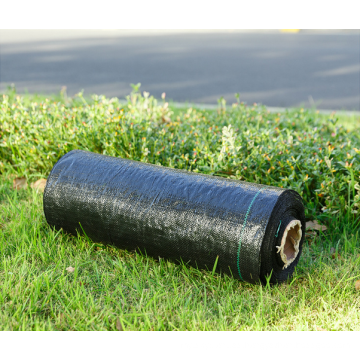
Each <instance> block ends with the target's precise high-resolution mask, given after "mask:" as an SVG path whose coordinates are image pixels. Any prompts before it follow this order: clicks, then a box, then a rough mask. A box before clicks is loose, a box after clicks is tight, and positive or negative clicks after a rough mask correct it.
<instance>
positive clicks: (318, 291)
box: [0, 89, 360, 330]
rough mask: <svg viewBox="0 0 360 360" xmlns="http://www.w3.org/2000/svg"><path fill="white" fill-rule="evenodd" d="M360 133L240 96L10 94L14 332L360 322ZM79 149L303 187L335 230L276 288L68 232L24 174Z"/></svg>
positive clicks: (1, 319)
mask: <svg viewBox="0 0 360 360" xmlns="http://www.w3.org/2000/svg"><path fill="white" fill-rule="evenodd" d="M339 124H340V125H339ZM229 125H231V126H230V127H229ZM224 127H225V128H224ZM359 129H360V122H359V119H357V118H355V117H354V118H353V119H346V117H342V118H341V119H337V118H336V115H331V116H327V117H326V116H323V115H320V114H316V112H314V111H306V110H301V109H298V110H291V111H288V112H286V113H284V114H270V113H268V112H267V111H266V109H265V108H263V107H258V106H246V104H242V103H241V101H239V100H238V102H237V104H235V105H234V106H233V107H231V108H230V109H226V110H225V109H223V108H221V107H219V109H218V110H217V111H200V110H196V109H186V110H185V111H183V110H179V109H173V108H171V107H169V106H168V105H166V103H165V101H160V102H157V101H156V100H155V99H153V98H152V97H151V96H149V95H148V94H145V96H142V95H141V94H140V93H139V92H138V91H137V89H134V92H133V93H132V94H131V96H129V97H128V102H127V104H120V103H119V102H118V100H117V99H112V100H111V99H106V98H104V97H97V96H95V97H93V98H92V99H91V101H88V99H84V98H83V97H82V96H80V97H78V98H76V99H66V98H64V97H59V98H46V97H38V98H37V99H34V98H31V97H30V96H26V97H20V96H17V95H16V94H8V95H5V96H3V97H2V99H0V172H1V174H0V255H1V258H0V282H1V284H2V291H1V292H0V329H1V330H323V329H324V330H360V291H359V290H356V287H355V283H356V281H357V280H359V279H360V217H359V213H360V185H359V182H360V180H359V179H360V161H359V160H360V150H359V149H360V131H359ZM74 148H79V149H86V150H90V151H94V152H100V153H104V154H107V155H112V156H121V157H127V158H131V159H134V160H138V161H143V162H150V163H155V164H161V165H164V166H170V167H176V168H183V169H188V170H190V171H196V172H202V173H207V174H212V175H214V176H225V177H231V178H237V179H240V180H246V181H251V182H259V183H263V184H269V185H274V186H282V187H286V188H291V189H294V190H296V191H298V192H299V193H300V194H301V195H302V196H303V198H304V204H305V207H306V217H307V220H317V221H319V222H320V223H321V224H323V225H325V226H326V227H327V229H326V230H324V231H321V230H319V231H317V230H315V231H310V232H308V234H307V237H306V242H305V244H304V249H303V254H302V257H301V259H300V262H299V265H298V266H297V268H296V271H295V274H294V277H293V279H292V280H291V281H289V282H288V283H287V284H283V285H281V286H273V287H269V286H265V287H262V286H254V285H250V284H246V283H242V282H239V281H238V280H235V279H232V278H231V277H228V276H227V275H223V274H218V273H217V272H216V271H204V270H197V269H195V268H192V267H190V266H188V265H186V264H175V263H173V262H170V261H166V260H164V259H154V258H151V257H147V256H145V255H144V254H140V253H136V252H128V251H124V250H121V249H117V248H115V247H111V246H103V245H102V244H95V243H93V242H92V241H91V240H89V239H87V238H85V237H83V236H78V237H74V236H71V235H67V234H65V233H63V232H61V231H60V232H56V231H54V230H53V229H52V228H50V227H49V226H48V225H47V223H46V221H45V218H44V215H43V210H42V193H41V192H40V191H36V190H34V189H32V188H31V187H30V186H28V187H27V188H26V189H19V190H15V189H13V180H14V179H15V178H16V177H26V179H27V182H28V184H30V183H32V182H34V181H35V180H37V179H39V178H46V177H47V176H48V174H49V171H50V170H51V168H52V166H53V164H54V163H55V162H56V160H57V159H58V158H59V157H60V156H62V155H63V154H64V153H66V152H68V151H70V150H72V149H74Z"/></svg>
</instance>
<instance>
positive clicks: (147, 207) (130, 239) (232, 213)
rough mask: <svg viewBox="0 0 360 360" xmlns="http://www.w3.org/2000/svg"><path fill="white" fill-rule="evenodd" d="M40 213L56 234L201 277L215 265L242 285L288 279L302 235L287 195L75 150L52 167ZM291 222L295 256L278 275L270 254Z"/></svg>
mask: <svg viewBox="0 0 360 360" xmlns="http://www.w3.org/2000/svg"><path fill="white" fill-rule="evenodd" d="M44 212H45V217H46V219H47V221H48V223H49V224H50V225H51V226H55V228H56V229H60V228H62V229H63V230H65V231H66V232H69V233H72V234H75V235H76V233H77V232H80V233H83V231H85V233H86V235H87V236H88V237H89V238H90V239H92V240H93V241H96V242H103V243H110V244H113V245H115V246H117V247H120V248H124V249H128V250H135V249H140V250H141V251H142V252H143V251H145V253H146V254H147V255H150V256H154V257H156V258H157V257H159V256H160V257H163V258H168V259H172V260H180V259H181V260H182V261H184V262H185V263H189V264H191V265H192V266H197V267H199V268H207V269H209V270H212V269H213V268H214V264H215V263H216V260H217V267H216V271H222V272H226V273H228V274H231V275H232V276H234V277H236V278H239V279H241V280H243V281H247V282H250V283H266V277H267V276H269V275H271V278H270V282H271V283H280V282H283V281H285V280H287V279H288V278H289V277H291V275H292V273H293V271H294V268H295V266H296V264H297V263H298V260H299V257H300V254H301V247H302V243H303V241H304V233H305V215H304V206H303V203H302V199H301V197H300V195H299V194H298V193H297V192H295V191H293V190H287V189H280V188H276V187H272V186H265V185H259V184H252V183H247V182H244V181H238V180H231V179H224V178H220V177H216V176H210V175H202V174H197V173H193V172H189V171H185V170H178V169H171V168H166V167H162V166H157V165H152V164H146V163H142V162H138V161H132V160H128V159H122V158H115V157H110V156H106V155H100V154H95V153H91V152H88V151H80V150H73V151H70V152H69V153H67V154H65V155H64V156H63V157H62V158H60V160H59V161H58V162H57V163H56V164H55V166H54V167H53V169H52V171H51V173H50V175H49V177H48V180H47V184H46V188H45V191H44ZM294 219H296V220H300V221H301V225H302V229H303V231H302V238H301V241H300V251H299V254H298V255H297V257H296V259H295V260H294V261H293V262H292V263H291V264H290V265H289V266H288V267H287V268H284V262H283V261H282V259H281V256H280V254H279V253H278V249H277V248H276V246H280V242H281V238H282V236H283V233H284V230H285V228H286V226H287V225H288V224H289V223H290V221H292V220H294ZM80 224H81V226H80Z"/></svg>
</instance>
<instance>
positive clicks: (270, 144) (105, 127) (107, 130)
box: [0, 86, 360, 219]
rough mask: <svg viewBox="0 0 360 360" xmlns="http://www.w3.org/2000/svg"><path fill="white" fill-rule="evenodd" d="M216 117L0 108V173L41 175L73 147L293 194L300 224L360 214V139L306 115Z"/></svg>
mask: <svg viewBox="0 0 360 360" xmlns="http://www.w3.org/2000/svg"><path fill="white" fill-rule="evenodd" d="M223 105H224V101H222V102H220V106H219V108H218V110H217V111H200V110H197V109H194V108H189V109H187V110H186V111H184V112H180V111H176V110H175V109H172V108H171V107H169V105H168V103H166V102H165V100H164V101H160V102H159V101H157V100H156V99H154V98H153V97H152V96H149V94H148V93H145V92H144V93H143V95H141V93H140V92H139V87H138V86H134V91H133V92H132V94H131V95H129V96H128V97H127V103H125V104H124V103H121V102H120V101H119V100H118V99H116V98H114V99H107V98H105V97H104V96H97V95H94V96H93V97H92V100H91V101H90V102H87V101H86V100H85V99H84V97H83V96H82V94H81V93H80V94H78V97H77V98H76V99H73V100H66V101H57V102H54V101H52V100H51V98H49V99H44V100H43V101H41V102H34V101H29V100H28V99H25V98H22V97H21V96H18V95H15V96H9V95H3V96H2V99H1V101H0V171H5V170H10V171H11V172H13V173H16V174H18V175H19V176H23V175H25V176H29V175H30V174H42V175H43V176H44V175H45V176H46V175H48V174H49V172H50V170H51V168H52V167H53V165H54V164H55V162H56V161H57V160H58V159H59V158H60V157H61V156H62V155H64V154H65V153H67V152H68V151H70V150H72V149H85V150H89V151H93V152H98V153H102V154H107V155H111V156H120V157H124V158H129V159H133V160H138V161H143V162H149V163H153V164H159V165H163V166H169V167H174V168H179V169H187V170H190V171H195V172H201V173H206V174H212V175H216V176H224V177H230V178H236V179H240V180H246V181H250V182H258V183H262V184H268V185H273V186H279V187H284V188H291V189H294V190H296V191H298V192H299V193H300V194H301V195H302V196H303V198H304V202H305V205H306V212H307V216H308V217H315V216H318V215H319V214H320V213H322V214H325V215H326V214H328V215H330V216H332V215H333V214H336V213H339V214H347V216H350V217H351V218H353V219H358V218H359V216H358V214H359V212H360V185H359V178H360V163H359V160H360V132H359V126H355V128H354V129H353V130H347V129H346V128H344V127H343V126H341V125H340V126H337V119H336V118H335V116H334V115H332V116H329V118H328V119H326V118H324V117H323V116H321V115H319V114H317V113H316V112H315V111H310V110H303V109H300V110H292V111H287V112H285V113H282V114H280V113H279V114H274V113H270V112H268V111H267V110H266V108H265V107H262V106H257V105H254V106H247V105H246V104H244V103H240V102H239V99H238V102H237V103H235V104H233V105H232V107H231V108H226V107H225V106H223Z"/></svg>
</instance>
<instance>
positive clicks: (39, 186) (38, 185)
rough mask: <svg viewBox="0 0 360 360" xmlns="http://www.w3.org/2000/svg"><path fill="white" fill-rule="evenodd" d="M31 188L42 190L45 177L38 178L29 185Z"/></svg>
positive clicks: (44, 184)
mask: <svg viewBox="0 0 360 360" xmlns="http://www.w3.org/2000/svg"><path fill="white" fill-rule="evenodd" d="M30 186H31V187H32V188H33V189H36V190H40V191H42V192H44V189H45V186H46V179H39V180H37V181H35V182H33V183H32V184H31V185H30Z"/></svg>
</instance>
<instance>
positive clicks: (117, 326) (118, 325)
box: [116, 318, 124, 331]
mask: <svg viewBox="0 0 360 360" xmlns="http://www.w3.org/2000/svg"><path fill="white" fill-rule="evenodd" d="M116 329H117V330H118V331H123V330H124V329H123V327H122V325H121V321H120V319H119V318H116Z"/></svg>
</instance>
